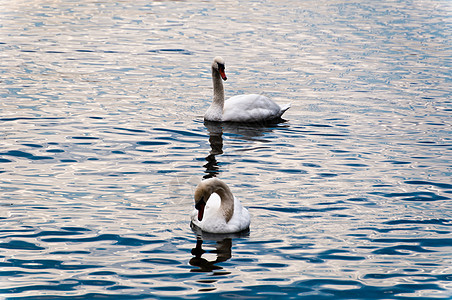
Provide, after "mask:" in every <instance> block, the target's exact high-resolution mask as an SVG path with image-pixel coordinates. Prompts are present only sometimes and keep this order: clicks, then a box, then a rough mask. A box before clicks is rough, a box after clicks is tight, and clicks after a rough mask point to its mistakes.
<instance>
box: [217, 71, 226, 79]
mask: <svg viewBox="0 0 452 300" xmlns="http://www.w3.org/2000/svg"><path fill="white" fill-rule="evenodd" d="M218 72H220V76H221V78H223V80H224V81H226V80H228V78H227V77H226V73H225V72H224V69H219V70H218Z"/></svg>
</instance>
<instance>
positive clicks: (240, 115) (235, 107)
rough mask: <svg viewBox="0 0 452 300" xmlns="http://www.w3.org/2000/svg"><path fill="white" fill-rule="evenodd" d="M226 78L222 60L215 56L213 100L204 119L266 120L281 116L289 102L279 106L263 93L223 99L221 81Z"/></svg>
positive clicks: (232, 120)
mask: <svg viewBox="0 0 452 300" xmlns="http://www.w3.org/2000/svg"><path fill="white" fill-rule="evenodd" d="M221 79H223V80H227V77H226V74H225V72H224V60H223V58H221V57H219V56H217V57H215V59H214V60H213V63H212V81H213V102H212V105H210V107H209V109H208V110H207V111H206V113H205V115H204V120H206V121H215V122H221V121H223V122H267V121H271V120H277V119H279V118H281V116H282V114H283V113H284V112H285V111H286V110H288V109H289V108H290V104H286V105H284V106H279V105H278V104H276V103H275V102H273V101H272V100H270V99H269V98H267V97H265V96H263V95H257V94H249V95H239V96H234V97H231V98H229V99H228V100H226V101H224V89H223V82H222V81H221Z"/></svg>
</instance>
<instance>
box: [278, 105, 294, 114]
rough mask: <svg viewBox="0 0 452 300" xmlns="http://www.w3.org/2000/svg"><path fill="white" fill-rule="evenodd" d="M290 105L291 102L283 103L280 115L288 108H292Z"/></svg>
mask: <svg viewBox="0 0 452 300" xmlns="http://www.w3.org/2000/svg"><path fill="white" fill-rule="evenodd" d="M290 105H291V103H289V104H284V105H281V112H280V115H279V116H280V117H281V116H282V115H283V114H284V113H285V112H286V110H288V109H289V108H290Z"/></svg>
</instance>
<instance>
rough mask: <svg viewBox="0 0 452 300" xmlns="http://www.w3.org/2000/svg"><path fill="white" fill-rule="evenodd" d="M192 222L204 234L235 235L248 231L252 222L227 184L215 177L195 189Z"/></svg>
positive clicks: (204, 181) (202, 182)
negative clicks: (235, 233)
mask: <svg viewBox="0 0 452 300" xmlns="http://www.w3.org/2000/svg"><path fill="white" fill-rule="evenodd" d="M191 222H192V224H193V225H195V226H197V227H199V228H200V229H201V230H202V231H204V232H209V233H234V232H240V231H244V230H246V229H248V227H249V226H250V222H251V221H250V214H249V212H248V210H247V209H246V208H244V207H243V206H242V204H241V203H240V201H239V200H238V199H237V198H236V197H234V195H232V192H231V190H230V189H229V187H228V186H227V185H226V183H224V182H223V181H221V180H220V179H217V178H215V177H213V178H209V179H206V180H203V181H201V183H200V184H199V185H198V186H197V187H196V189H195V209H194V210H193V212H192V214H191Z"/></svg>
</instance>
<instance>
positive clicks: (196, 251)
mask: <svg viewBox="0 0 452 300" xmlns="http://www.w3.org/2000/svg"><path fill="white" fill-rule="evenodd" d="M215 248H216V250H215V251H212V252H215V253H216V255H217V258H216V259H215V260H213V261H208V260H207V259H205V258H202V255H203V254H204V253H206V251H204V249H202V239H198V240H197V241H196V247H195V248H193V249H192V250H191V254H193V255H194V256H195V257H193V258H192V259H190V265H192V266H195V267H199V269H192V270H190V271H191V272H212V271H214V270H221V269H223V268H222V267H220V266H217V265H215V264H217V263H221V262H224V261H227V260H228V259H230V258H231V256H232V255H231V248H232V240H231V239H230V238H225V239H223V240H220V241H217V243H216V245H215Z"/></svg>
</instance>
